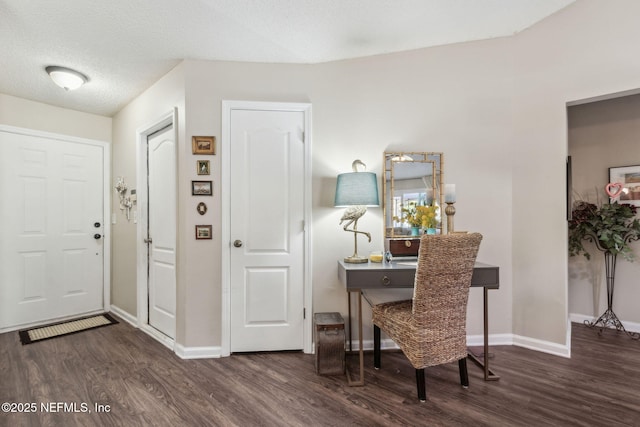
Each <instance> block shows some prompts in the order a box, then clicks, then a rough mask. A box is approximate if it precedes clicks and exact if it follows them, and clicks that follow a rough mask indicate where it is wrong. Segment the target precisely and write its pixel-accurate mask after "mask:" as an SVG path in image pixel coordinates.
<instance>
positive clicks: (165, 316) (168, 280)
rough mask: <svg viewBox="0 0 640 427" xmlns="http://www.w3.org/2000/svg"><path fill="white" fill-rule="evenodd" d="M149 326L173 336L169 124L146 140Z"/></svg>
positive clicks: (172, 166)
mask: <svg viewBox="0 0 640 427" xmlns="http://www.w3.org/2000/svg"><path fill="white" fill-rule="evenodd" d="M147 150H148V152H147V160H148V193H147V194H148V198H149V199H148V204H147V206H148V213H149V214H148V215H149V217H148V219H147V224H148V227H149V230H148V235H147V236H148V237H147V240H148V254H149V255H148V256H149V259H148V265H149V269H148V271H149V277H148V296H149V325H150V326H152V327H154V328H155V329H157V330H158V331H160V332H162V333H163V334H165V335H167V336H168V337H170V338H175V331H176V144H175V133H174V131H173V126H170V127H168V128H165V129H162V130H161V131H158V132H156V133H154V134H152V135H150V136H149V137H148V139H147Z"/></svg>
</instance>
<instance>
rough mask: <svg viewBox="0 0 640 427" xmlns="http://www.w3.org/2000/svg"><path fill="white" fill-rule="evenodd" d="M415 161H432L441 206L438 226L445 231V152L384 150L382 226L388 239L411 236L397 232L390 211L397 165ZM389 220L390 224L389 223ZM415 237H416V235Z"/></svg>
mask: <svg viewBox="0 0 640 427" xmlns="http://www.w3.org/2000/svg"><path fill="white" fill-rule="evenodd" d="M406 162H413V163H431V165H432V168H433V174H432V181H431V185H432V187H433V188H434V193H433V197H434V200H437V201H438V204H439V206H440V210H439V214H440V223H439V225H438V228H439V229H440V232H441V233H442V232H443V221H444V207H443V206H444V156H443V153H437V152H428V151H411V152H388V151H385V152H384V157H383V162H382V164H383V165H384V166H383V168H384V171H383V173H382V228H383V236H384V238H385V240H387V239H401V238H403V239H406V238H411V236H409V235H406V234H396V232H395V227H394V226H393V223H392V221H393V218H388V217H389V216H392V215H393V214H392V212H391V211H390V209H391V207H390V206H392V203H391V201H392V200H393V199H394V193H395V187H396V185H395V177H394V175H395V172H396V171H395V168H396V167H397V165H399V164H402V163H406ZM387 221H390V222H389V225H388V224H387ZM413 238H416V237H415V236H414V237H413Z"/></svg>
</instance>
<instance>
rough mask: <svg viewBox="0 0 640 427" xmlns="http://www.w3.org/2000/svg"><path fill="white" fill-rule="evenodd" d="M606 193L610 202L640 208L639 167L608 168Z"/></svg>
mask: <svg viewBox="0 0 640 427" xmlns="http://www.w3.org/2000/svg"><path fill="white" fill-rule="evenodd" d="M607 193H609V195H610V196H611V202H612V203H613V202H618V203H628V204H630V205H634V206H638V207H640V165H638V166H621V167H614V168H609V185H607Z"/></svg>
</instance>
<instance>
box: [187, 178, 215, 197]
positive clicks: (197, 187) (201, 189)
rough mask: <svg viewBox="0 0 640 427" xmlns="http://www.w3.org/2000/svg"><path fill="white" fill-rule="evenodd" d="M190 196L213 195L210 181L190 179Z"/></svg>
mask: <svg viewBox="0 0 640 427" xmlns="http://www.w3.org/2000/svg"><path fill="white" fill-rule="evenodd" d="M191 195H192V196H213V185H212V182H211V181H191Z"/></svg>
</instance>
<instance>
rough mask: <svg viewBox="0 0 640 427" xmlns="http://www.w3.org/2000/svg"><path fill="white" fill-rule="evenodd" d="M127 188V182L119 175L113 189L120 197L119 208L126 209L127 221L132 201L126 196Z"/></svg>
mask: <svg viewBox="0 0 640 427" xmlns="http://www.w3.org/2000/svg"><path fill="white" fill-rule="evenodd" d="M127 188H128V187H127V183H126V182H124V177H121V176H119V177H118V182H117V183H116V187H115V190H116V192H117V193H118V196H119V197H120V210H121V211H124V210H126V214H127V221H129V213H130V211H131V207H132V206H133V202H132V201H131V197H129V196H127Z"/></svg>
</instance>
